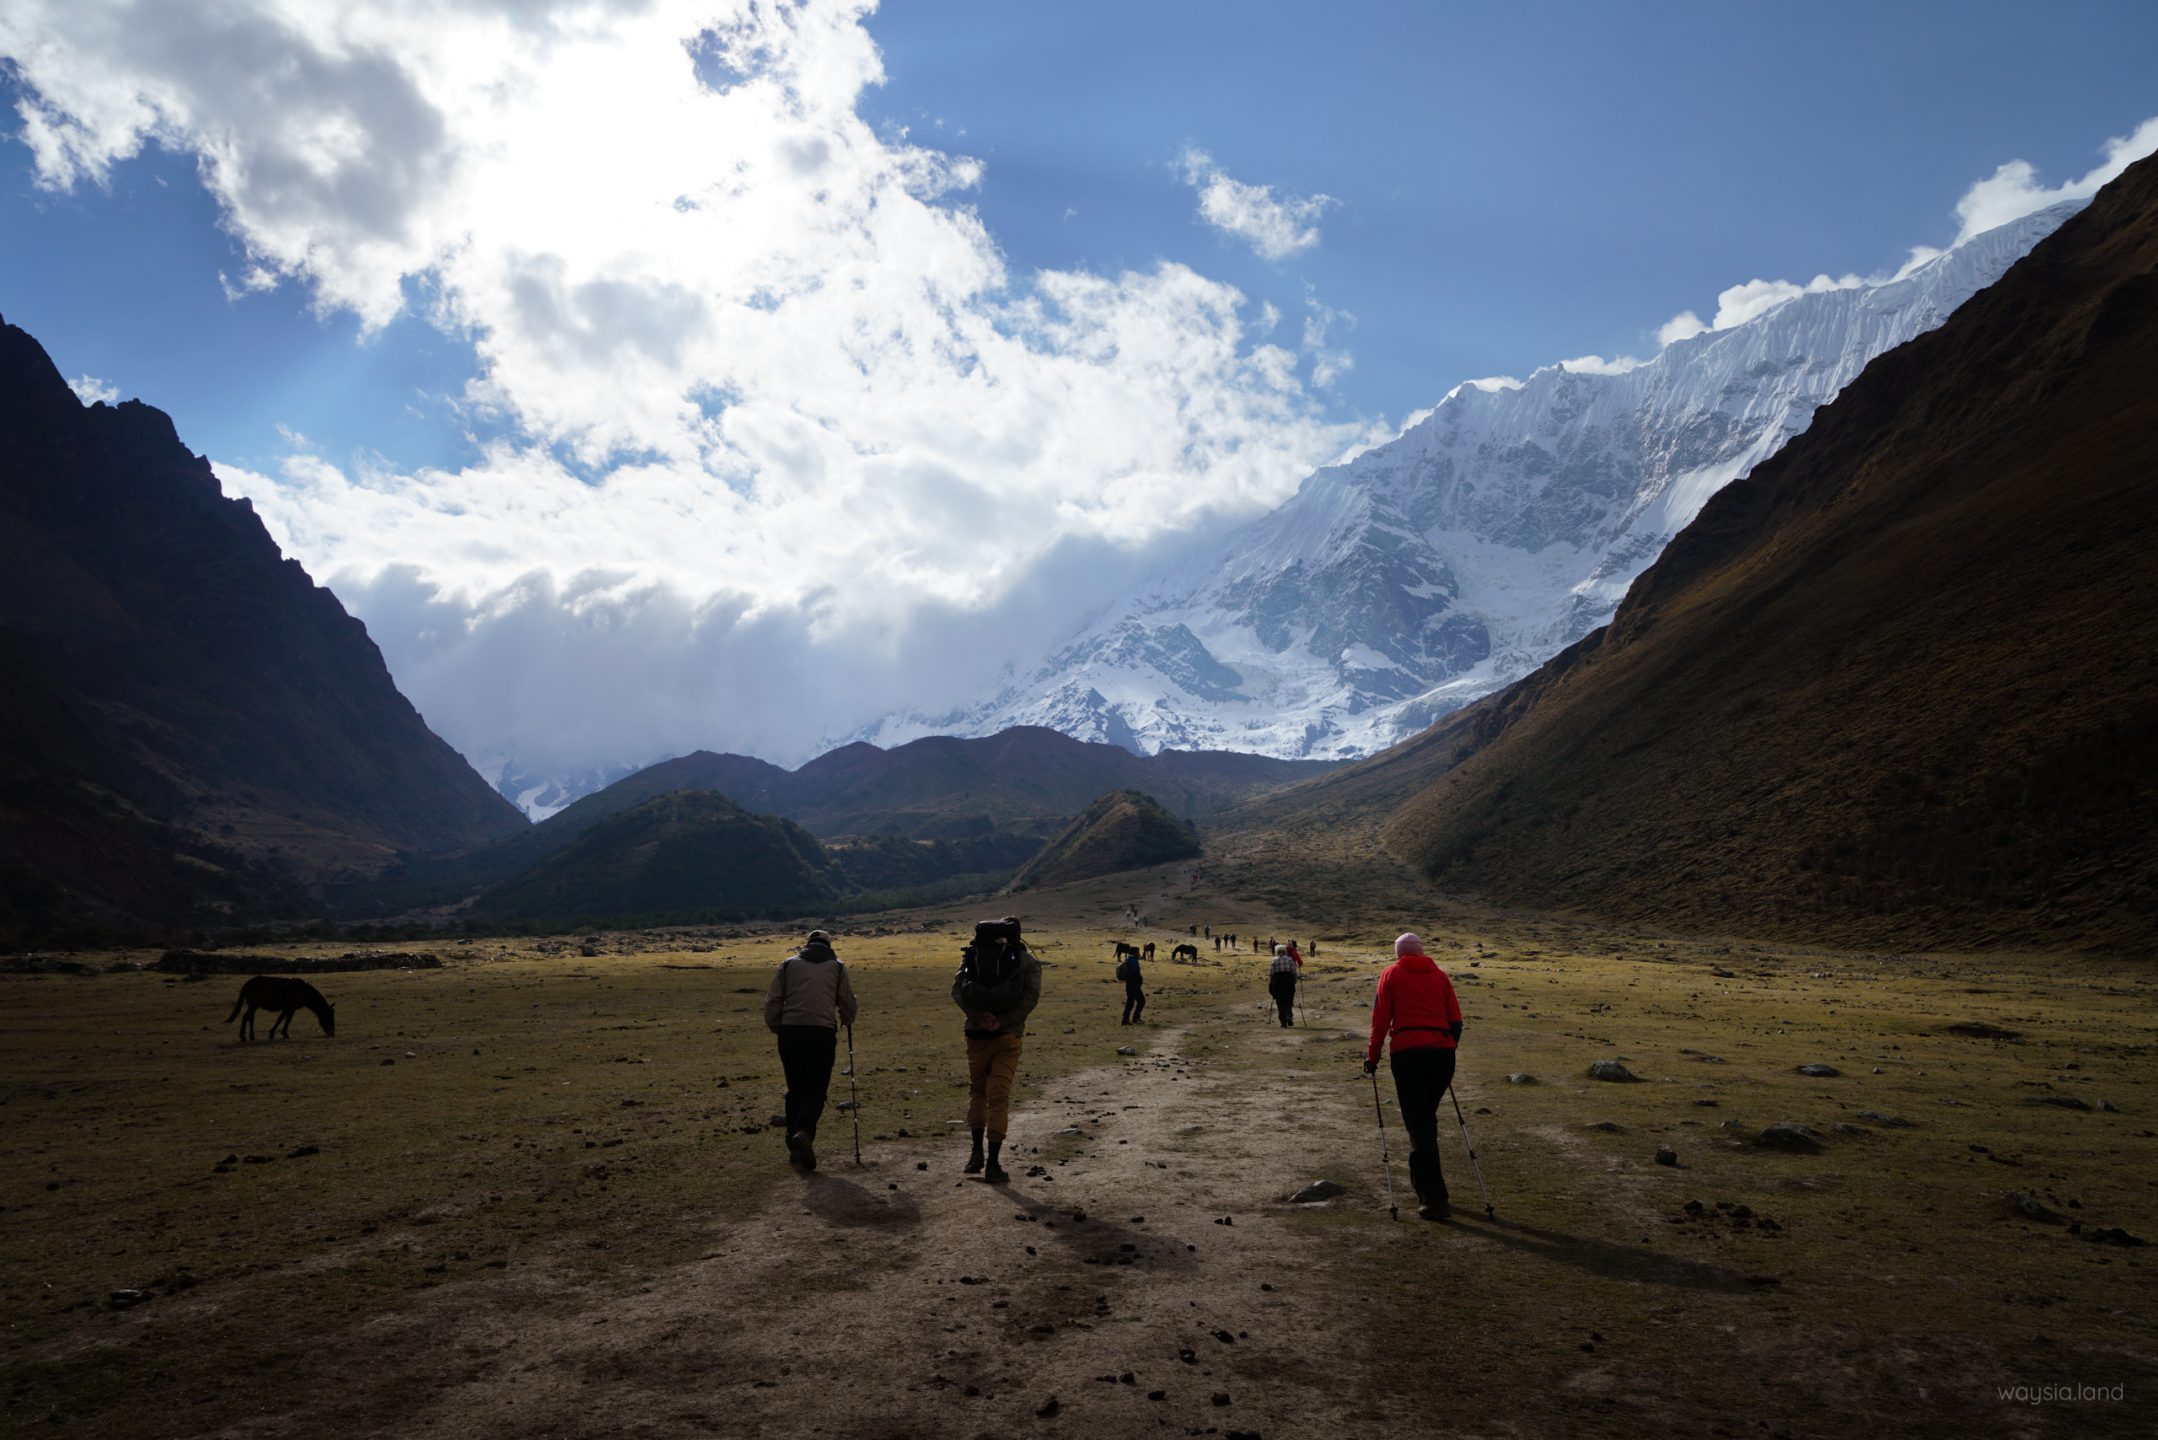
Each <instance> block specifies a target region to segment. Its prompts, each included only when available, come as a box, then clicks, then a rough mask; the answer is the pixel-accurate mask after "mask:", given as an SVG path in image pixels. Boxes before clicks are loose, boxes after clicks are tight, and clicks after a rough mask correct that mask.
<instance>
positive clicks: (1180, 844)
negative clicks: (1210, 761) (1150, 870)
mask: <svg viewBox="0 0 2158 1440" xmlns="http://www.w3.org/2000/svg"><path fill="white" fill-rule="evenodd" d="M1198 855H1199V834H1198V832H1197V831H1195V830H1193V829H1192V828H1191V826H1190V825H1188V824H1186V823H1185V822H1184V821H1182V820H1179V819H1177V818H1176V817H1175V816H1174V815H1171V814H1170V813H1169V812H1168V811H1167V810H1164V809H1163V808H1162V807H1161V805H1160V803H1159V802H1157V801H1156V800H1155V799H1154V797H1153V796H1151V795H1142V794H1140V793H1139V792H1138V791H1136V790H1117V791H1113V792H1111V793H1110V794H1107V795H1104V796H1102V797H1101V798H1100V799H1099V800H1096V801H1095V802H1094V803H1093V804H1092V805H1089V806H1087V808H1086V809H1085V810H1083V811H1081V812H1080V813H1079V816H1078V818H1076V819H1074V820H1073V821H1072V822H1071V824H1069V825H1067V826H1065V827H1064V829H1063V830H1062V831H1061V832H1060V833H1059V834H1058V835H1057V836H1056V837H1055V838H1054V839H1052V840H1051V841H1050V842H1049V843H1048V844H1047V845H1045V846H1043V847H1042V852H1041V853H1040V854H1039V855H1036V856H1035V857H1034V858H1033V859H1032V860H1029V861H1028V862H1027V863H1026V866H1025V867H1024V868H1023V869H1021V870H1020V872H1019V874H1018V875H1017V876H1016V877H1015V878H1014V879H1013V881H1012V889H1014V890H1027V889H1032V888H1034V887H1036V886H1042V885H1062V884H1065V883H1066V882H1068V881H1072V880H1091V879H1093V878H1094V877H1095V876H1097V875H1112V874H1115V873H1116V872H1117V871H1120V870H1141V869H1144V868H1146V867H1147V866H1149V865H1161V864H1165V863H1167V862H1168V861H1171V860H1193V859H1197V858H1198Z"/></svg>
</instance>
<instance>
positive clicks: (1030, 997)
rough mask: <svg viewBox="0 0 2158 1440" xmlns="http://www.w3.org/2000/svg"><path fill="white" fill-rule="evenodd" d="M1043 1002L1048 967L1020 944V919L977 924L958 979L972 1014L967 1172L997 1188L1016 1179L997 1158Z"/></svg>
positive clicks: (956, 989) (955, 999) (959, 996)
mask: <svg viewBox="0 0 2158 1440" xmlns="http://www.w3.org/2000/svg"><path fill="white" fill-rule="evenodd" d="M1041 998H1042V963H1041V961H1039V960H1037V959H1035V958H1034V952H1033V951H1031V950H1029V949H1028V948H1027V947H1026V942H1025V941H1024V940H1022V939H1021V938H1020V934H1019V921H1018V919H1017V918H1016V917H1013V916H1010V915H1007V916H1005V917H1004V918H1003V919H1002V920H1001V921H998V920H984V921H982V922H981V923H980V924H978V925H976V926H975V927H974V943H973V944H971V945H969V946H967V948H966V952H965V958H964V959H963V960H962V961H961V963H960V966H959V973H958V974H957V975H955V976H953V977H952V1003H953V1004H954V1005H957V1006H958V1007H959V1008H960V1009H961V1010H963V1011H965V1012H966V1016H967V1129H968V1130H969V1131H971V1132H972V1134H973V1137H974V1149H973V1151H972V1152H971V1153H970V1154H969V1155H968V1156H967V1163H966V1167H965V1170H966V1173H967V1174H969V1175H980V1176H981V1177H982V1179H984V1180H986V1181H988V1182H989V1183H990V1184H992V1185H999V1184H1002V1183H1003V1182H1004V1181H1006V1180H1009V1179H1011V1178H1012V1177H1011V1176H1010V1175H1007V1174H1006V1173H1005V1171H1004V1167H1003V1166H1002V1165H1001V1164H999V1163H998V1158H997V1156H998V1152H999V1151H1001V1150H1002V1149H1003V1148H1004V1129H1005V1124H1006V1122H1007V1121H1008V1120H1009V1119H1010V1115H1011V1103H1012V1081H1013V1080H1014V1079H1015V1078H1016V1077H1017V1076H1018V1074H1019V1043H1020V1041H1021V1040H1022V1039H1023V1038H1024V1037H1025V1035H1026V1029H1027V1016H1028V1015H1030V1014H1032V1013H1033V1010H1034V1007H1035V1006H1036V1005H1038V1004H1040V1003H1041ZM984 1140H987V1141H988V1146H989V1148H988V1153H987V1154H986V1155H985V1154H984V1153H983V1150H982V1142H983V1141H984Z"/></svg>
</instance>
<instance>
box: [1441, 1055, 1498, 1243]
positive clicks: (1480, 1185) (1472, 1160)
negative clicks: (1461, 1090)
mask: <svg viewBox="0 0 2158 1440" xmlns="http://www.w3.org/2000/svg"><path fill="white" fill-rule="evenodd" d="M1446 1093H1447V1095H1449V1096H1450V1097H1452V1099H1453V1102H1454V1118H1455V1119H1456V1120H1459V1121H1460V1122H1461V1143H1462V1144H1463V1145H1464V1146H1466V1147H1467V1148H1468V1152H1469V1164H1470V1165H1471V1166H1472V1167H1474V1169H1475V1171H1476V1188H1477V1189H1479V1190H1481V1191H1483V1192H1484V1218H1485V1219H1486V1220H1496V1219H1498V1218H1499V1212H1498V1211H1496V1210H1494V1209H1492V1208H1491V1187H1490V1186H1489V1185H1486V1184H1485V1183H1484V1167H1483V1162H1481V1161H1479V1160H1478V1159H1477V1158H1476V1142H1475V1141H1474V1140H1471V1139H1470V1138H1469V1117H1468V1116H1466V1115H1464V1114H1462V1113H1461V1097H1460V1096H1459V1095H1455V1094H1454V1087H1453V1083H1452V1082H1451V1081H1449V1082H1448V1083H1447V1086H1446Z"/></svg>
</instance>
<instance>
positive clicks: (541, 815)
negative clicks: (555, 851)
mask: <svg viewBox="0 0 2158 1440" xmlns="http://www.w3.org/2000/svg"><path fill="white" fill-rule="evenodd" d="M473 768H474V769H476V770H478V771H479V772H480V774H482V775H484V776H486V777H487V782H488V783H489V784H490V785H492V786H494V787H495V793H496V794H498V795H500V796H501V797H502V798H503V799H505V800H507V801H509V802H510V804H512V805H515V806H516V807H517V808H518V809H520V810H522V811H524V812H525V818H526V819H528V820H530V821H532V822H533V823H534V824H538V823H539V822H540V821H542V820H545V819H546V818H548V817H549V816H550V815H553V814H554V813H555V812H556V811H558V810H561V809H562V808H563V807H564V806H567V805H569V804H570V803H571V802H573V801H576V800H580V799H582V798H583V797H584V796H587V795H589V794H591V793H592V792H593V791H595V790H604V789H606V788H607V787H608V786H609V785H612V784H613V783H614V782H615V781H617V780H619V779H621V778H622V777H623V776H625V775H634V774H636V773H637V771H639V770H641V769H643V768H644V767H643V766H641V765H592V766H586V767H583V768H580V769H575V770H567V771H562V772H559V773H550V774H544V775H543V774H535V773H534V772H533V770H532V769H531V768H530V767H528V766H526V765H523V764H521V763H520V762H519V761H518V760H516V759H515V758H514V757H513V756H508V755H489V756H486V757H484V758H483V759H482V760H481V761H480V763H479V764H477V765H475V766H474V767H473Z"/></svg>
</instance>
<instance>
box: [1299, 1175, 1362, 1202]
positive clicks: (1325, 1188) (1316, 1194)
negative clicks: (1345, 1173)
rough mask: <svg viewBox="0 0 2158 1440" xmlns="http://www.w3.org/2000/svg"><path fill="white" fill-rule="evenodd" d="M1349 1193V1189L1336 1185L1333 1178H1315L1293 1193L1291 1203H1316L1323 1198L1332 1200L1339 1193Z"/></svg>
mask: <svg viewBox="0 0 2158 1440" xmlns="http://www.w3.org/2000/svg"><path fill="white" fill-rule="evenodd" d="M1347 1193H1348V1191H1347V1189H1346V1188H1345V1187H1343V1186H1340V1185H1336V1184H1335V1183H1334V1182H1333V1181H1331V1180H1314V1181H1312V1182H1311V1183H1310V1184H1309V1185H1306V1186H1305V1187H1304V1188H1303V1189H1301V1190H1299V1191H1297V1192H1296V1193H1295V1194H1294V1195H1291V1196H1290V1197H1289V1203H1290V1204H1291V1205H1315V1204H1317V1203H1318V1202H1319V1201H1321V1200H1331V1199H1333V1198H1334V1197H1335V1196H1337V1195H1346V1194H1347Z"/></svg>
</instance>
